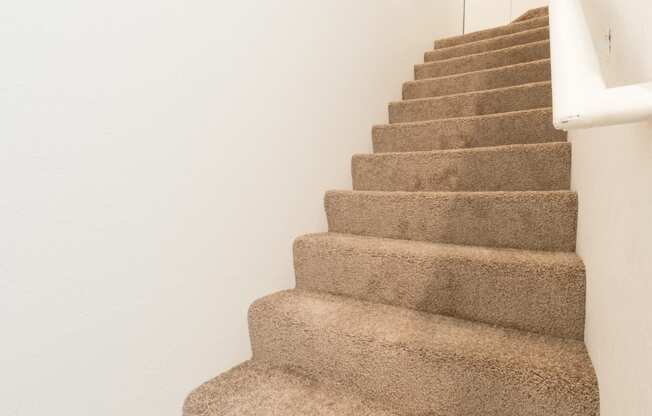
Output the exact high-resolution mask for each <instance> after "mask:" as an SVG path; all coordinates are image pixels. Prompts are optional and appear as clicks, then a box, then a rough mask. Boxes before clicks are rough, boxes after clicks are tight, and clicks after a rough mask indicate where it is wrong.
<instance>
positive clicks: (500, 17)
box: [464, 0, 549, 33]
mask: <svg viewBox="0 0 652 416" xmlns="http://www.w3.org/2000/svg"><path fill="white" fill-rule="evenodd" d="M548 3H549V0H466V5H465V13H464V20H465V21H464V26H465V28H464V30H465V32H466V33H469V32H475V31H477V30H483V29H489V28H492V27H495V26H501V25H506V24H508V23H510V22H511V21H513V20H514V19H516V18H518V17H519V16H520V15H522V14H523V13H525V12H526V11H528V10H530V9H535V8H537V7H543V6H547V5H548Z"/></svg>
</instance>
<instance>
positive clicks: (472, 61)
mask: <svg viewBox="0 0 652 416" xmlns="http://www.w3.org/2000/svg"><path fill="white" fill-rule="evenodd" d="M548 58H550V42H548V41H542V42H536V43H530V44H527V45H521V46H515V47H512V48H507V49H501V50H498V51H493V52H487V53H484V54H479V55H470V56H464V57H461V58H454V59H449V60H445V61H436V62H430V63H427V64H419V65H415V67H414V79H417V80H418V79H426V78H436V77H443V76H447V75H454V74H463V73H467V72H474V71H481V70H484V69H489V68H499V67H503V66H507V65H514V64H520V63H524V62H532V61H538V60H540V59H548Z"/></svg>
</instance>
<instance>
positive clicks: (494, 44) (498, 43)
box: [424, 26, 550, 62]
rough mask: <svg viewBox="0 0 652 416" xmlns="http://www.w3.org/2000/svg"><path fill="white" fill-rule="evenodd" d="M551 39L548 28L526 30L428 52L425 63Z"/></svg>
mask: <svg viewBox="0 0 652 416" xmlns="http://www.w3.org/2000/svg"><path fill="white" fill-rule="evenodd" d="M549 38H550V31H549V29H548V26H542V27H537V28H534V29H529V30H524V31H522V32H517V33H510V34H507V35H503V36H498V37H495V38H490V39H483V40H479V41H476V42H469V43H464V44H461V45H457V46H451V47H449V48H440V49H435V50H432V51H427V52H426V53H425V54H424V61H426V62H432V61H439V60H443V59H450V58H456V57H459V56H466V55H473V54H477V53H482V52H489V51H495V50H497V49H505V48H509V47H511V46H516V45H522V44H525V43H532V42H537V41H540V40H546V39H549Z"/></svg>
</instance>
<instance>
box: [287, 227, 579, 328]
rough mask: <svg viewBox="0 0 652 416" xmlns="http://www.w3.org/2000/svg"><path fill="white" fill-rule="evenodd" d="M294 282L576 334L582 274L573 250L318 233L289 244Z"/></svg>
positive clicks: (402, 304)
mask: <svg viewBox="0 0 652 416" xmlns="http://www.w3.org/2000/svg"><path fill="white" fill-rule="evenodd" d="M294 269H295V273H296V281H297V288H298V289H304V290H313V291H319V292H326V293H331V294H334V295H343V296H350V297H354V298H357V299H360V300H365V301H369V302H376V303H384V304H388V305H394V306H398V307H403V308H410V309H415V310H421V311H424V312H429V313H434V314H440V315H448V316H453V317H458V318H463V319H467V320H472V321H478V322H484V323H488V324H495V325H500V326H503V327H509V328H516V329H520V330H525V331H531V332H537V333H540V334H544V335H551V336H558V337H563V338H574V339H578V340H582V339H583V338H584V307H585V306H584V296H585V272H584V266H583V264H582V261H581V260H580V258H579V257H578V256H577V255H575V254H574V253H560V252H546V251H523V250H510V249H496V248H488V247H470V246H455V245H447V244H434V243H425V242H419V241H404V240H392V239H385V238H374V237H364V236H355V235H347V234H336V233H323V234H312V235H306V236H302V237H299V238H298V239H296V240H295V242H294Z"/></svg>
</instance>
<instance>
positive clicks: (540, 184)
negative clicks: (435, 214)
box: [351, 142, 571, 192]
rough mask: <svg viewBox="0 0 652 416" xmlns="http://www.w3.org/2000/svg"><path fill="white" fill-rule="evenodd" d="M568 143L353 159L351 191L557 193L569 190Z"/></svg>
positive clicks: (357, 156)
mask: <svg viewBox="0 0 652 416" xmlns="http://www.w3.org/2000/svg"><path fill="white" fill-rule="evenodd" d="M570 166H571V145H570V143H566V142H559V143H542V144H517V145H509V146H496V147H478V148H474V149H457V150H439V151H431V152H405V153H377V154H358V155H354V156H353V158H352V162H351V171H352V176H353V189H354V190H356V191H407V192H420V191H428V192H442V191H444V192H453V191H462V192H464V191H557V190H568V189H570Z"/></svg>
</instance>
